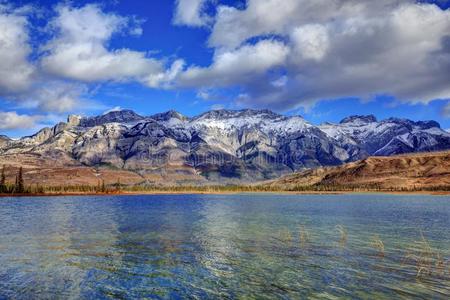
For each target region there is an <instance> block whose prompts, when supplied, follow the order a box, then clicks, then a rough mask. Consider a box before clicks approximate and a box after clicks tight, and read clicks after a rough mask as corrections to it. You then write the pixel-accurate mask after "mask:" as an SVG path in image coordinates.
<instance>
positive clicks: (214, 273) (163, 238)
mask: <svg viewBox="0 0 450 300" xmlns="http://www.w3.org/2000/svg"><path fill="white" fill-rule="evenodd" d="M421 232H422V234H423V237H424V238H425V240H423V239H422V235H421ZM380 241H381V243H380ZM380 245H382V246H380ZM383 247H384V249H383ZM449 259H450V198H449V197H446V196H410V195H406V196H405V195H403V196H392V195H309V196H307V195H272V194H271V195H268V194H265V195H262V194H246V195H152V196H111V197H48V198H45V197H42V198H39V197H38V198H2V199H0V298H10V299H35V298H45V299H48V298H65V299H67V298H68V299H70V298H74V299H78V298H84V299H91V298H102V299H109V298H120V299H129V298H155V299H164V298H198V299H208V298H258V299H264V298H267V299H272V298H279V299H299V298H306V297H308V298H314V299H336V298H358V299H374V298H377V299H383V298H384V299H399V298H404V299H406V298H408V299H409V298H426V299H441V298H442V299H448V295H450V277H449V276H450V263H449Z"/></svg>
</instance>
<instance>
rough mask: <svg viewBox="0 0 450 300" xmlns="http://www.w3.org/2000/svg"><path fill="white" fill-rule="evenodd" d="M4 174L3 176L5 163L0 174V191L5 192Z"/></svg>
mask: <svg viewBox="0 0 450 300" xmlns="http://www.w3.org/2000/svg"><path fill="white" fill-rule="evenodd" d="M6 192H7V191H6V176H5V165H3V168H2V175H1V176H0V193H6Z"/></svg>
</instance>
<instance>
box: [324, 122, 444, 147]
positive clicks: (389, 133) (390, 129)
mask: <svg viewBox="0 0 450 300" xmlns="http://www.w3.org/2000/svg"><path fill="white" fill-rule="evenodd" d="M319 128H320V129H321V130H322V131H323V132H325V133H326V134H327V136H328V137H330V138H333V139H335V140H337V141H339V142H340V143H342V144H344V145H345V144H347V145H348V144H352V145H355V146H357V147H359V148H361V149H362V150H364V151H365V152H367V154H369V155H393V154H399V153H408V152H420V151H434V150H445V149H449V148H450V134H449V133H448V132H446V131H444V130H442V129H441V128H440V125H439V124H438V123H437V122H434V121H419V122H414V121H411V120H406V119H398V118H390V119H386V120H382V121H377V120H376V118H375V117H374V116H352V117H348V118H345V119H344V120H342V121H341V122H340V123H339V124H330V123H327V124H323V125H320V126H319Z"/></svg>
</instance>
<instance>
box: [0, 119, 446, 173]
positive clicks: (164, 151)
mask: <svg viewBox="0 0 450 300" xmlns="http://www.w3.org/2000/svg"><path fill="white" fill-rule="evenodd" d="M445 149H450V133H448V132H446V131H444V130H442V129H441V128H440V126H439V124H438V123H436V122H434V121H427V122H413V121H410V120H404V119H387V120H382V121H377V120H376V118H375V117H374V116H351V117H348V118H345V119H344V120H342V122H341V123H339V124H330V123H327V124H323V125H320V126H314V125H312V124H310V123H308V122H307V121H306V120H304V119H303V118H302V117H300V116H292V117H287V116H283V115H279V114H276V113H274V112H271V111H268V110H240V111H232V110H218V111H210V112H207V113H204V114H202V115H200V116H197V117H194V118H189V117H186V116H183V115H182V114H180V113H178V112H175V111H169V112H166V113H161V114H156V115H153V116H149V117H145V116H140V115H138V114H136V113H134V112H133V111H130V110H123V111H114V112H110V113H107V114H104V115H101V116H97V117H89V118H83V117H79V116H69V118H68V122H67V123H60V124H57V125H56V126H54V127H52V128H44V129H42V130H41V131H39V132H38V133H36V134H35V135H33V136H29V137H24V138H22V139H19V140H14V141H13V140H9V139H7V138H4V139H3V138H2V139H0V153H4V154H12V153H16V154H20V153H34V154H42V155H46V156H51V157H55V156H57V155H58V157H61V154H63V156H66V157H68V158H70V159H71V160H76V161H78V162H80V163H82V164H84V165H88V166H98V165H109V166H111V167H114V168H120V169H127V170H134V171H139V172H141V173H148V172H165V171H166V170H168V169H170V170H172V171H174V170H175V171H174V172H179V173H180V174H182V173H183V172H186V170H187V169H189V170H190V172H192V173H195V174H198V175H201V176H203V177H204V178H207V179H209V180H212V181H220V182H227V181H235V180H245V181H254V180H262V179H268V178H274V177H277V176H280V175H282V174H286V173H290V172H294V171H298V170H303V169H306V168H316V167H320V166H334V165H340V164H342V163H345V162H350V161H355V160H358V159H361V158H365V157H367V156H369V155H379V156H381V155H393V154H400V153H409V152H419V151H435V150H445Z"/></svg>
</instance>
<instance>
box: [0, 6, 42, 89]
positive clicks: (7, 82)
mask: <svg viewBox="0 0 450 300" xmlns="http://www.w3.org/2000/svg"><path fill="white" fill-rule="evenodd" d="M27 25H28V23H27V19H26V17H25V16H23V15H20V14H18V13H17V12H15V11H11V10H9V9H7V8H5V7H3V6H0V95H3V96H5V95H10V94H15V93H18V92H23V91H25V90H26V89H27V88H28V87H29V86H30V84H31V82H32V77H33V73H34V71H35V69H34V67H33V65H32V64H30V63H29V62H28V56H29V55H30V54H31V47H30V46H29V37H28V30H27Z"/></svg>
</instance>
